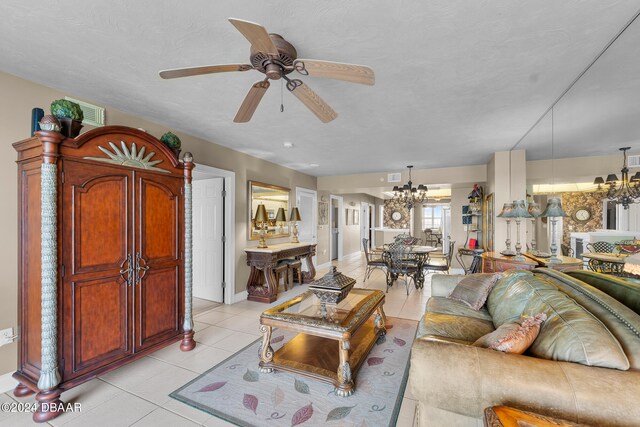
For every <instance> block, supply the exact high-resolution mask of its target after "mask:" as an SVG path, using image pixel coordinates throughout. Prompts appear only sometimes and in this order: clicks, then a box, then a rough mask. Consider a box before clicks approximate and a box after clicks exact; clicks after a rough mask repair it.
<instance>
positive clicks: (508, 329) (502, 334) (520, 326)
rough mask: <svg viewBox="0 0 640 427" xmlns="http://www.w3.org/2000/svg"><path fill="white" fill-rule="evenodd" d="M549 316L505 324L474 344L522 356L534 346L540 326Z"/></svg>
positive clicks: (543, 315)
mask: <svg viewBox="0 0 640 427" xmlns="http://www.w3.org/2000/svg"><path fill="white" fill-rule="evenodd" d="M545 320H547V315H546V314H544V313H538V314H536V315H535V316H532V317H524V318H523V319H521V321H520V323H505V324H503V325H501V326H500V327H499V328H498V329H496V330H495V331H493V332H490V333H488V334H487V335H484V336H481V337H480V338H478V339H477V340H476V342H474V343H473V345H475V346H477V347H484V348H490V349H492V350H498V351H502V352H504V353H513V354H522V353H524V352H525V351H527V349H528V348H529V347H530V346H531V344H533V342H534V341H535V340H536V338H537V337H538V333H539V332H540V324H542V322H544V321H545Z"/></svg>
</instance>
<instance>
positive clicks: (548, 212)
mask: <svg viewBox="0 0 640 427" xmlns="http://www.w3.org/2000/svg"><path fill="white" fill-rule="evenodd" d="M540 216H542V217H544V218H560V217H563V216H567V214H565V213H564V211H563V210H562V202H561V201H560V199H559V198H552V199H549V200H548V201H547V207H546V208H545V209H544V212H542V215H540Z"/></svg>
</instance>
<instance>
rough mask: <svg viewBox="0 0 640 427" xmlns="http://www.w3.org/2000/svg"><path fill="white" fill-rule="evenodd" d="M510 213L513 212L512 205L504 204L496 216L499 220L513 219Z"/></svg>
mask: <svg viewBox="0 0 640 427" xmlns="http://www.w3.org/2000/svg"><path fill="white" fill-rule="evenodd" d="M511 212H513V203H505V204H504V206H502V210H501V211H500V213H499V214H498V215H496V216H497V217H499V218H513V216H511Z"/></svg>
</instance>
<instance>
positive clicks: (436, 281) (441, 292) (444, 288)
mask: <svg viewBox="0 0 640 427" xmlns="http://www.w3.org/2000/svg"><path fill="white" fill-rule="evenodd" d="M463 278H464V275H462V274H452V275H448V274H434V275H433V276H431V296H434V297H446V296H448V295H449V294H450V293H451V291H452V290H453V289H454V288H455V287H456V285H457V284H458V282H460V280H462V279H463Z"/></svg>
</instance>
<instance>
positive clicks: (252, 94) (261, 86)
mask: <svg viewBox="0 0 640 427" xmlns="http://www.w3.org/2000/svg"><path fill="white" fill-rule="evenodd" d="M269 86H270V85H269V80H262V81H259V82H258V83H255V84H254V85H253V86H251V89H249V93H247V96H245V97H244V101H242V105H241V106H240V109H238V112H237V113H236V117H235V118H234V119H233V121H234V122H236V123H246V122H248V121H249V120H251V117H252V116H253V113H254V112H255V111H256V108H258V104H260V101H261V100H262V97H263V96H264V94H265V93H266V92H267V89H269Z"/></svg>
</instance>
